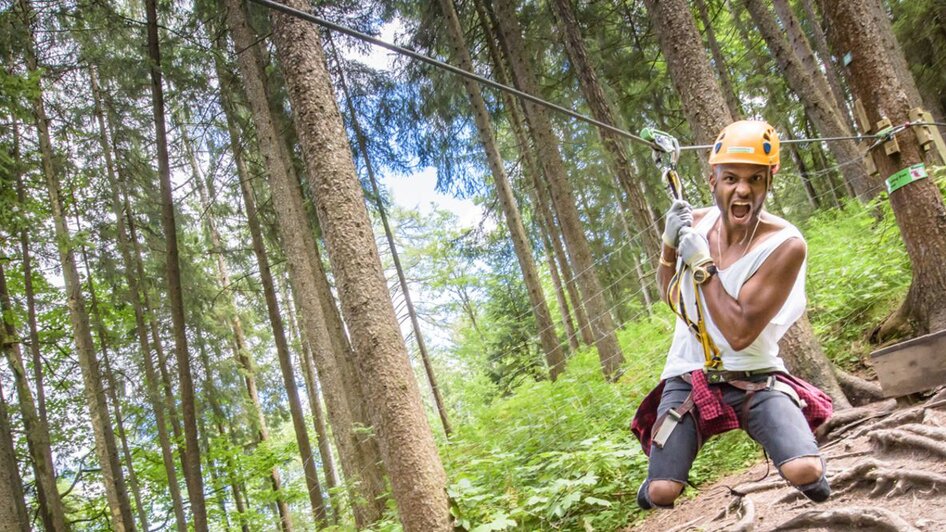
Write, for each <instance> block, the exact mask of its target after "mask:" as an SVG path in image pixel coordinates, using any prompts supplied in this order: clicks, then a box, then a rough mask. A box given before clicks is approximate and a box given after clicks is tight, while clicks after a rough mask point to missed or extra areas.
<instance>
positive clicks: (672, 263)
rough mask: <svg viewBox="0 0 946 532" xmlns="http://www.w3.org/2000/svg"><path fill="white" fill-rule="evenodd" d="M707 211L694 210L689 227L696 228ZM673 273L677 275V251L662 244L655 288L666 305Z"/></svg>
mask: <svg viewBox="0 0 946 532" xmlns="http://www.w3.org/2000/svg"><path fill="white" fill-rule="evenodd" d="M709 211H710V208H709V207H703V208H701V209H696V210H694V211H693V224H692V226H691V227H696V225H697V224H698V223H700V220H702V219H703V217H704V216H706V213H707V212H709ZM675 273H677V250H676V248H673V247H670V246H668V245H667V244H666V243H664V244H663V245H661V246H660V266H658V267H657V286H659V287H660V299H662V300H663V301H664V303H667V304H669V303H670V302H669V301H667V288H668V287H669V285H670V279H671V278H673V274H675Z"/></svg>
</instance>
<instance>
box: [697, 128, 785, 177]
mask: <svg viewBox="0 0 946 532" xmlns="http://www.w3.org/2000/svg"><path fill="white" fill-rule="evenodd" d="M778 151H779V140H778V133H776V132H775V128H774V127H772V126H770V125H769V123H768V122H764V121H762V120H740V121H738V122H733V123H732V124H729V125H728V126H726V127H725V128H723V130H722V131H721V132H720V133H719V136H718V137H716V142H714V143H713V148H712V150H711V152H710V158H709V163H710V166H713V165H717V164H725V163H749V164H761V165H763V166H769V167H771V168H772V173H773V174H774V173H775V172H778V168H779V155H778Z"/></svg>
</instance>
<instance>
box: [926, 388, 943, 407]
mask: <svg viewBox="0 0 946 532" xmlns="http://www.w3.org/2000/svg"><path fill="white" fill-rule="evenodd" d="M940 401H946V386H941V387H940V388H939V390H938V391H937V392H936V394H935V395H933V397H930V400H929V402H930V403H938V402H940Z"/></svg>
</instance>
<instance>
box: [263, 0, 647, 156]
mask: <svg viewBox="0 0 946 532" xmlns="http://www.w3.org/2000/svg"><path fill="white" fill-rule="evenodd" d="M251 1H252V2H255V3H257V4H259V5H261V6H264V7H268V8H270V9H273V10H275V11H280V12H282V13H285V14H287V15H290V16H293V17H296V18H298V19H302V20H305V21H308V22H312V23H313V24H318V25H319V26H322V27H324V28H327V29H330V30H335V31H337V32H340V33H344V34H345V35H348V36H351V37H355V38H356V39H360V40H362V41H365V42H368V43H371V44H374V45H376V46H380V47H382V48H385V49H387V50H391V51H392V52H395V53H398V54H401V55H406V56H408V57H410V58H413V59H417V60H418V61H422V62H424V63H427V64H429V65H433V66H435V67H437V68H442V69H444V70H446V71H448V72H452V73H454V74H456V75H458V76H462V77H464V78H468V79H472V80H473V81H476V82H478V83H482V84H483V85H486V86H488V87H492V88H494V89H498V90H501V91H506V92H508V93H510V94H514V95H516V96H518V97H520V98H522V99H524V100H528V101H530V102H532V103H534V104H538V105H541V106H543V107H545V108H548V109H552V110H554V111H558V112H560V113H563V114H565V115H568V116H570V117H572V118H575V119H577V120H581V121H582V122H586V123H588V124H591V125H593V126H597V127H599V128H601V129H604V130H607V131H610V132H611V133H615V134H617V135H620V136H622V137H624V138H627V139H630V140H633V141H635V142H639V143H641V144H644V145H645V146H648V147H650V148H656V145H655V144H654V143H652V142H648V141H646V140H644V139H643V138H641V137H640V136H638V135H635V134H633V133H631V132H629V131H625V130H623V129H621V128H619V127H615V126H612V125H611V124H606V123H604V122H601V121H600V120H595V119H594V118H591V117H590V116H586V115H583V114H581V113H577V112H575V111H572V110H571V109H568V108H566V107H562V106H561V105H558V104H554V103H552V102H550V101H548V100H544V99H542V98H539V97H538V96H533V95H532V94H529V93H527V92H523V91H521V90H519V89H516V88H513V87H510V86H509V85H504V84H502V83H499V82H496V81H493V80H491V79H489V78H486V77H483V76H480V75H479V74H475V73H473V72H470V71H468V70H463V69H462V68H459V67H455V66H453V65H451V64H449V63H444V62H443V61H439V60H437V59H434V58H432V57H429V56H426V55H424V54H421V53H418V52H415V51H414V50H411V49H410V48H404V47H403V46H398V45H396V44H391V43H389V42H387V41H382V40H381V39H378V38H377V37H372V36H371V35H368V34H367V33H362V32H360V31H358V30H355V29H352V28H349V27H347V26H342V25H340V24H336V23H334V22H331V21H328V20H325V19H323V18H320V17H317V16H315V15H312V14H310V13H306V12H304V11H299V10H298V9H294V8H291V7H289V6H285V5H283V4H280V3H278V2H275V1H273V0H251Z"/></svg>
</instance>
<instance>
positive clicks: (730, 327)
mask: <svg viewBox="0 0 946 532" xmlns="http://www.w3.org/2000/svg"><path fill="white" fill-rule="evenodd" d="M805 253H806V248H805V243H804V241H802V240H801V239H800V238H790V239H788V240H786V241H785V242H784V243H783V244H781V245H780V246H779V247H778V248H776V249H775V251H773V252H772V254H771V255H769V257H768V259H766V261H765V262H764V263H763V264H762V266H761V267H760V268H759V270H758V271H757V272H756V273H755V274H754V275H753V276H752V277H751V278H749V280H748V281H747V282H746V284H744V285H743V286H742V290H740V292H739V299H733V297H732V296H730V295H729V294H728V293H727V292H726V290H725V289H724V288H723V283H722V282H721V281H720V280H719V278H718V277H719V276H718V275H714V276H713V277H711V278H710V279H709V281H707V282H706V283H704V284H703V287H702V288H703V299H704V301H705V302H706V307H707V308H708V309H709V312H710V315H712V316H713V322H714V323H715V324H716V327H717V328H718V329H719V330H720V332H722V333H723V336H724V337H725V338H726V341H727V342H729V345H730V347H732V348H733V349H734V350H736V351H741V350H742V349H745V348H747V347H749V345H751V344H752V342H754V341H755V339H756V338H758V336H759V334H760V333H762V330H763V329H765V327H766V325H768V324H769V322H770V321H772V318H774V317H775V315H776V314H778V311H779V310H780V309H781V308H782V306H783V305H784V304H785V300H786V299H788V295H789V294H790V293H791V291H792V287H793V286H795V279H796V278H797V277H798V272H799V271H801V266H802V263H803V262H804V261H805Z"/></svg>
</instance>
